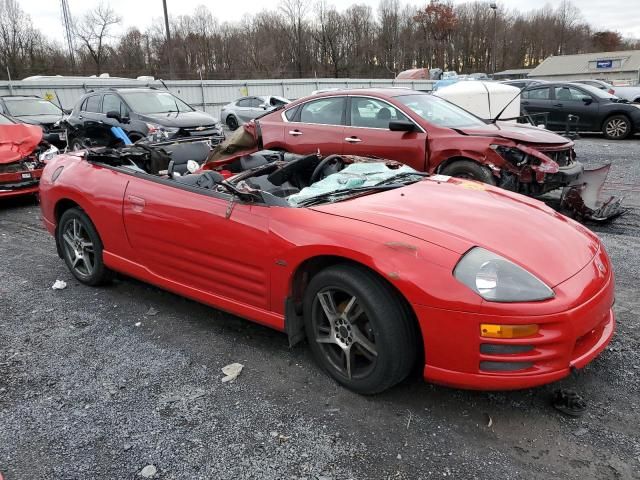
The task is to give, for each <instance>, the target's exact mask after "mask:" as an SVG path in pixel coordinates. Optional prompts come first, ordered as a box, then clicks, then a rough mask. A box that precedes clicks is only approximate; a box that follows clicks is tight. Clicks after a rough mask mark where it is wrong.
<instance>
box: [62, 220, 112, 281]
mask: <svg viewBox="0 0 640 480" xmlns="http://www.w3.org/2000/svg"><path fill="white" fill-rule="evenodd" d="M70 234H71V235H70ZM56 241H57V242H58V245H59V247H60V251H61V252H62V258H64V261H65V263H66V264H67V268H69V270H70V271H71V273H72V274H73V276H74V277H76V278H77V279H78V280H79V281H80V282H82V283H84V284H85V285H91V286H95V285H101V284H104V283H107V282H108V281H110V280H111V279H112V278H113V272H112V271H111V270H109V269H108V268H107V267H105V265H104V262H103V260H102V250H103V245H102V240H101V239H100V235H98V231H97V230H96V227H95V226H94V225H93V222H92V221H91V219H90V218H89V216H88V215H87V214H86V213H85V212H84V211H83V210H82V209H80V208H70V209H69V210H67V211H65V212H64V213H63V214H62V216H61V217H60V221H59V222H58V229H57V231H56ZM72 256H73V257H72Z"/></svg>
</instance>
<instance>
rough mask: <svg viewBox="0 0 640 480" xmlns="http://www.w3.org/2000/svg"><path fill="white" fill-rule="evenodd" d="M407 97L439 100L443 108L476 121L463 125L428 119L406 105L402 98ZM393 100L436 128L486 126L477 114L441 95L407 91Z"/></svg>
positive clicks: (434, 102)
mask: <svg viewBox="0 0 640 480" xmlns="http://www.w3.org/2000/svg"><path fill="white" fill-rule="evenodd" d="M407 97H413V98H415V97H423V98H426V99H427V102H433V104H438V103H439V102H441V103H440V105H444V106H445V108H447V109H449V110H450V111H451V112H455V113H456V114H458V115H460V114H461V115H460V116H461V117H467V118H470V119H473V120H474V122H476V123H473V124H465V125H443V124H441V123H437V122H435V121H433V120H432V119H429V118H426V117H424V116H422V115H421V114H420V113H418V112H417V111H416V110H414V109H413V108H411V107H410V106H409V105H408V103H405V101H404V100H403V99H406V98H407ZM394 100H396V101H397V102H398V103H399V104H400V105H402V106H403V107H404V108H405V109H407V110H408V111H409V112H410V113H413V114H415V115H417V116H418V117H419V118H420V119H421V120H423V121H425V122H427V123H428V124H429V125H433V126H435V127H438V128H449V129H452V130H456V129H460V128H477V127H486V126H487V122H485V121H484V120H482V119H481V118H480V117H478V116H477V115H474V114H473V113H471V112H469V111H468V110H465V109H464V108H462V107H460V106H458V105H456V104H455V103H453V102H450V101H449V100H447V99H444V98H441V97H437V96H435V95H432V94H428V93H418V92H415V93H408V94H403V95H398V96H395V97H394Z"/></svg>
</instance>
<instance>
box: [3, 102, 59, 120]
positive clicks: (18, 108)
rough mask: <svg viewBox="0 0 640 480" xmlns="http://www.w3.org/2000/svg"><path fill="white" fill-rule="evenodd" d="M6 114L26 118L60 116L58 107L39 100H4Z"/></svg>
mask: <svg viewBox="0 0 640 480" xmlns="http://www.w3.org/2000/svg"><path fill="white" fill-rule="evenodd" d="M4 103H5V104H6V105H7V112H8V113H9V114H10V115H13V116H14V117H26V116H29V115H62V110H60V108H59V107H57V106H56V105H54V104H53V103H51V102H49V101H48V100H41V99H39V98H26V99H19V100H18V99H11V100H9V99H8V98H5V99H4Z"/></svg>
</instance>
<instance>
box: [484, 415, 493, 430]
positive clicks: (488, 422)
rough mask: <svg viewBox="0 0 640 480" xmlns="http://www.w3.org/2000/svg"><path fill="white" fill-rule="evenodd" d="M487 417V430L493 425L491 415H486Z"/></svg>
mask: <svg viewBox="0 0 640 480" xmlns="http://www.w3.org/2000/svg"><path fill="white" fill-rule="evenodd" d="M485 415H486V417H487V428H491V425H493V418H491V415H489V414H488V413H485Z"/></svg>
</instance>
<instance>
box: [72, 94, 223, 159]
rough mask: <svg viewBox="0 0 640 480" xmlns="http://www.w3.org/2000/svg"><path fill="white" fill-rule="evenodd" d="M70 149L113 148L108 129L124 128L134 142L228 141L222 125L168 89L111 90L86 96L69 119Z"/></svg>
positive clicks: (81, 99) (215, 142) (214, 142)
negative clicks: (103, 146) (109, 127)
mask: <svg viewBox="0 0 640 480" xmlns="http://www.w3.org/2000/svg"><path fill="white" fill-rule="evenodd" d="M67 125H68V135H69V146H70V147H71V149H72V150H78V149H82V148H85V147H86V146H97V145H109V144H110V143H111V141H112V139H111V138H109V137H106V136H105V135H109V130H108V129H106V128H105V126H109V125H110V126H113V127H121V128H122V129H123V130H124V131H125V132H126V134H127V136H128V137H129V139H130V140H131V141H132V142H136V141H138V140H140V139H142V138H145V137H155V138H158V139H177V138H184V137H199V138H209V139H210V140H211V143H212V144H217V143H219V142H221V141H222V140H224V132H223V130H222V125H221V124H220V122H219V121H218V120H217V119H215V118H214V117H212V116H211V115H209V114H208V113H205V112H201V111H198V110H196V109H194V108H193V107H191V106H190V105H188V104H187V103H185V102H184V101H183V100H180V99H179V98H178V97H176V96H175V95H173V94H172V93H170V92H168V91H166V90H158V89H155V88H109V89H105V90H98V91H93V92H89V93H87V94H85V95H83V96H82V97H81V98H80V100H79V101H78V103H77V104H76V105H75V107H74V108H73V111H72V112H71V115H69V117H68V118H67Z"/></svg>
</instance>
